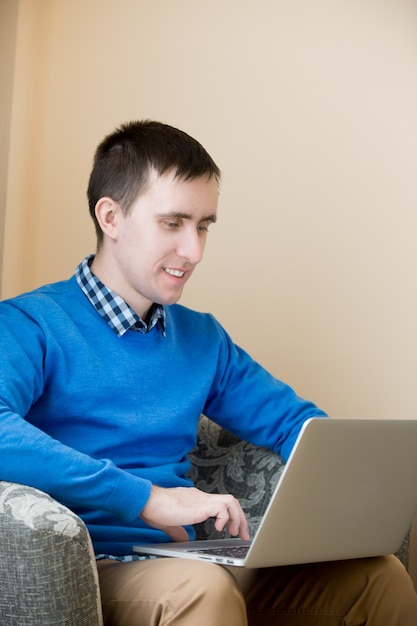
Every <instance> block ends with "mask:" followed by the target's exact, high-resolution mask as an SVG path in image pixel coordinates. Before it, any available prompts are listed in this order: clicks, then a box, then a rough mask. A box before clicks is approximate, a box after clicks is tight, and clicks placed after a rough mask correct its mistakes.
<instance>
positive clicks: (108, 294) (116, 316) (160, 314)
mask: <svg viewBox="0 0 417 626" xmlns="http://www.w3.org/2000/svg"><path fill="white" fill-rule="evenodd" d="M93 259H94V255H93V254H91V255H89V256H87V257H86V258H85V259H84V260H83V261H82V262H81V263H80V265H79V266H78V267H77V269H76V270H75V278H76V279H77V282H78V284H79V286H80V287H81V289H82V290H83V292H84V294H85V295H86V296H87V298H88V299H89V300H90V302H91V304H92V305H93V307H94V308H95V309H96V311H97V312H98V313H99V314H100V315H101V317H102V318H103V319H104V320H105V321H106V322H107V324H108V325H109V326H110V328H111V329H112V330H113V331H114V332H115V333H116V334H117V335H119V336H120V337H121V336H122V335H124V333H125V332H126V331H127V330H134V331H137V332H140V333H148V332H150V331H151V330H152V328H154V326H156V325H157V324H158V323H159V327H160V330H161V333H162V335H163V336H164V337H166V319H165V309H164V307H163V306H162V305H161V304H154V305H153V306H152V309H151V314H150V319H149V323H148V324H147V323H146V322H144V321H143V319H142V318H141V317H139V315H136V313H135V312H134V311H133V309H131V308H130V306H129V305H128V304H127V302H125V301H124V300H123V298H121V297H120V296H118V295H117V294H116V293H114V291H111V289H109V288H108V287H106V285H104V284H103V283H102V282H101V281H100V280H99V279H98V278H97V276H95V275H94V274H93V272H92V271H91V269H90V265H91V263H92V261H93Z"/></svg>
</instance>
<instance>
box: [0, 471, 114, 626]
mask: <svg viewBox="0 0 417 626" xmlns="http://www.w3.org/2000/svg"><path fill="white" fill-rule="evenodd" d="M0 537H1V543H0V589H1V592H0V624H2V626H35V625H36V626H37V625H39V626H58V625H60V626H100V625H101V624H102V616H101V603H100V596H99V588H98V580H97V570H96V567H95V558H94V554H93V550H92V545H91V540H90V537H89V535H88V532H87V529H86V527H85V526H84V523H83V522H82V521H81V519H80V518H78V517H77V516H76V515H74V513H72V512H71V511H69V510H68V509H67V508H66V507H64V506H61V505H60V504H58V503H57V502H56V501H55V500H53V499H52V498H51V497H49V496H48V495H46V494H44V493H42V492H41V491H38V490H37V489H33V488H31V487H25V486H22V485H16V484H12V483H7V482H0Z"/></svg>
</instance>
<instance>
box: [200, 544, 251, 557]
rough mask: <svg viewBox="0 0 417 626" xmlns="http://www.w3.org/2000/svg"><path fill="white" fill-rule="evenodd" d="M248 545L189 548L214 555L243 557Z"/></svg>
mask: <svg viewBox="0 0 417 626" xmlns="http://www.w3.org/2000/svg"><path fill="white" fill-rule="evenodd" d="M248 550H249V546H224V547H220V548H200V549H198V550H189V552H196V553H198V554H213V555H215V556H226V557H229V558H230V557H231V558H234V559H244V558H246V555H247V553H248Z"/></svg>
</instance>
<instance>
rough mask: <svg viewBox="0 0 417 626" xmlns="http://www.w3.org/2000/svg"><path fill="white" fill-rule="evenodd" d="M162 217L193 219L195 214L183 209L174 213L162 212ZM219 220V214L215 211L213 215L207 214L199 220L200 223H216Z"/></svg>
mask: <svg viewBox="0 0 417 626" xmlns="http://www.w3.org/2000/svg"><path fill="white" fill-rule="evenodd" d="M159 217H161V218H169V217H170V218H179V219H182V220H192V219H193V218H194V216H193V215H191V214H190V213H182V212H181V211H173V212H172V213H162V214H160V216H159ZM216 221H217V215H215V214H214V213H213V214H211V215H207V216H206V217H202V218H201V219H200V220H199V224H200V223H201V222H211V223H214V222H216Z"/></svg>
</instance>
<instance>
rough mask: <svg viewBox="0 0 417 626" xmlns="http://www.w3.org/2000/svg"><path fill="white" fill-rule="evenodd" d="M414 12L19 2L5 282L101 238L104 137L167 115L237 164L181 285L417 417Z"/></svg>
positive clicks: (47, 276) (299, 364) (309, 364)
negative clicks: (95, 203)
mask: <svg viewBox="0 0 417 626" xmlns="http://www.w3.org/2000/svg"><path fill="white" fill-rule="evenodd" d="M6 1H7V0H6ZM12 1H13V0H12ZM416 27H417V5H416V3H415V2H413V1H412V0H361V1H360V2H355V1H352V0H339V1H337V2H335V1H334V0H316V1H315V2H311V0H260V1H259V0H257V1H255V0H228V1H227V2H225V1H224V0H211V1H210V2H202V1H198V0H197V1H196V0H171V1H169V2H167V1H162V0H119V1H118V2H114V0H20V2H19V15H18V28H17V44H16V56H15V68H14V90H13V94H12V95H13V109H12V114H13V115H12V122H11V143H10V154H9V173H8V187H7V214H6V238H5V254H4V261H3V295H4V296H9V295H13V294H15V293H18V292H19V291H21V290H24V289H29V288H32V287H35V286H36V285H38V284H41V283H44V282H48V281H54V280H58V279H61V278H62V277H65V276H68V275H70V274H71V273H72V272H73V269H74V267H75V265H76V264H77V263H78V262H79V260H80V259H81V258H82V257H83V256H84V255H85V254H87V253H89V252H90V251H92V250H93V248H94V235H93V227H92V225H90V222H89V218H88V216H87V206H86V201H85V188H86V184H87V178H88V174H89V168H90V164H91V159H92V155H93V151H94V148H95V146H96V144H97V143H98V141H100V140H101V138H102V137H103V136H104V134H105V133H107V132H109V131H111V130H112V129H113V128H114V127H115V126H116V125H117V124H119V123H120V122H121V121H125V120H128V119H133V118H141V117H151V118H155V119H160V120H162V121H165V122H168V123H171V124H174V125H177V126H179V127H181V128H183V129H184V130H186V131H188V132H189V133H191V134H193V135H194V136H196V137H197V138H198V139H200V140H201V141H202V143H203V144H204V145H205V146H206V147H207V148H208V150H209V151H210V152H211V153H212V155H213V156H214V158H215V159H216V160H217V162H218V163H219V165H220V167H221V168H222V170H223V174H224V180H223V185H222V195H221V205H220V214H219V222H218V224H217V225H216V226H215V227H214V228H212V232H211V233H210V241H209V244H208V249H207V253H206V259H205V262H204V263H203V264H202V266H201V267H200V268H199V270H198V271H197V272H196V274H195V275H194V279H193V282H192V283H191V284H190V285H189V287H188V291H187V292H186V294H185V295H184V299H183V303H185V304H188V305H190V306H193V307H195V308H198V309H201V310H211V311H212V312H214V313H215V314H216V316H217V317H218V318H219V319H220V321H221V322H222V323H223V324H224V325H225V326H226V328H227V329H228V330H230V332H231V333H232V335H233V336H234V338H235V340H236V341H237V342H238V343H240V344H241V345H242V346H244V347H245V348H246V349H248V350H249V351H250V352H251V353H252V354H253V355H254V356H255V357H256V358H257V359H259V360H260V361H262V362H263V363H264V364H265V365H266V366H267V367H269V368H270V369H271V370H272V371H273V373H274V374H275V375H277V376H279V377H282V378H283V379H285V380H287V381H288V382H290V383H291V384H293V385H294V386H295V387H296V388H297V389H298V391H299V392H300V393H301V394H302V395H305V396H308V397H311V398H313V399H314V400H315V401H317V402H318V403H319V404H321V405H322V406H324V407H325V408H326V409H327V410H328V411H329V412H331V413H332V414H334V415H357V414H359V415H369V416H378V415H383V416H391V415H394V416H398V417H417V412H416V410H415V387H416V384H415V376H416V372H417V333H416V320H417V289H416V278H417V245H416V243H417V241H416V238H417V235H416V233H417V211H416V191H417V190H416V165H417V163H416V155H417V151H416V148H417V116H416V111H417V81H416V75H417V72H416V69H417V67H416V66H417V37H416Z"/></svg>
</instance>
